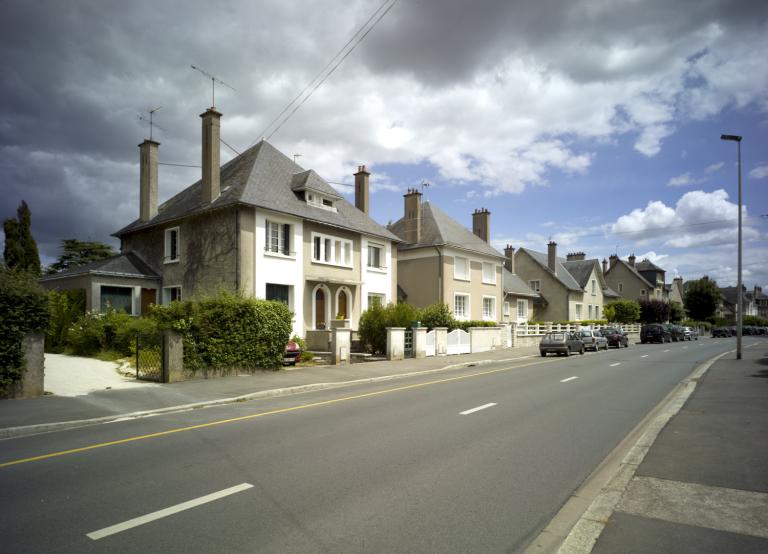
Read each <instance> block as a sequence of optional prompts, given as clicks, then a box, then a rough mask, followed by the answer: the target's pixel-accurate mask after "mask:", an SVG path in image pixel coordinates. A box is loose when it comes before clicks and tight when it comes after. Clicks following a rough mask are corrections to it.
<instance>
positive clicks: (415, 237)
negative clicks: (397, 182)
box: [403, 189, 421, 244]
mask: <svg viewBox="0 0 768 554" xmlns="http://www.w3.org/2000/svg"><path fill="white" fill-rule="evenodd" d="M403 198H405V214H404V218H405V236H404V237H403V239H404V240H405V242H407V243H409V244H415V243H417V242H419V241H420V240H421V193H420V192H419V191H418V190H416V189H408V192H407V193H406V194H404V195H403Z"/></svg>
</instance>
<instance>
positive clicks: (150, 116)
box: [139, 106, 165, 140]
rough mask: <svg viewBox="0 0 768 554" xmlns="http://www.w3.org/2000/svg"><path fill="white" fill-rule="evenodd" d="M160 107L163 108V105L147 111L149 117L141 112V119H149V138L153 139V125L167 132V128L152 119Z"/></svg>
mask: <svg viewBox="0 0 768 554" xmlns="http://www.w3.org/2000/svg"><path fill="white" fill-rule="evenodd" d="M159 109H162V106H158V107H157V108H153V109H151V110H149V111H147V113H148V114H149V119H147V118H146V117H144V116H143V115H141V114H139V121H147V122H148V123H149V140H152V128H153V127H157V128H158V129H160V130H161V131H163V132H165V129H163V128H162V127H160V125H157V124H155V123H154V122H153V121H152V116H154V115H155V112H156V111H157V110H159Z"/></svg>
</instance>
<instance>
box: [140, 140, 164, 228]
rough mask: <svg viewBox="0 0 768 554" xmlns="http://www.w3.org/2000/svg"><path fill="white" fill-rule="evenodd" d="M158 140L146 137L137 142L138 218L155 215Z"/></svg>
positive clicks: (146, 218) (142, 219) (146, 219)
mask: <svg viewBox="0 0 768 554" xmlns="http://www.w3.org/2000/svg"><path fill="white" fill-rule="evenodd" d="M158 146H160V143H159V142H155V141H154V140H149V139H146V140H145V141H144V142H142V143H141V144H139V220H141V221H144V222H146V221H149V220H151V219H152V218H154V217H155V216H156V215H157V157H158V154H157V147H158Z"/></svg>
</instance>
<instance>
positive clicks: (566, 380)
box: [560, 375, 578, 383]
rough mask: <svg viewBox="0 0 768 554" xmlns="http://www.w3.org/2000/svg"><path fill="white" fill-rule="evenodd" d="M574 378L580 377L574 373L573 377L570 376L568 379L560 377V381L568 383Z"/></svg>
mask: <svg viewBox="0 0 768 554" xmlns="http://www.w3.org/2000/svg"><path fill="white" fill-rule="evenodd" d="M574 379H578V377H577V376H576V375H574V376H573V377H568V378H567V379H560V382H561V383H567V382H568V381H573V380H574Z"/></svg>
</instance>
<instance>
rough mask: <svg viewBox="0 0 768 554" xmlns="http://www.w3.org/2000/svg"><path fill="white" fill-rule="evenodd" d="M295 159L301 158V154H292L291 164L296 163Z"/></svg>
mask: <svg viewBox="0 0 768 554" xmlns="http://www.w3.org/2000/svg"><path fill="white" fill-rule="evenodd" d="M296 158H301V154H294V155H293V163H296Z"/></svg>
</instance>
